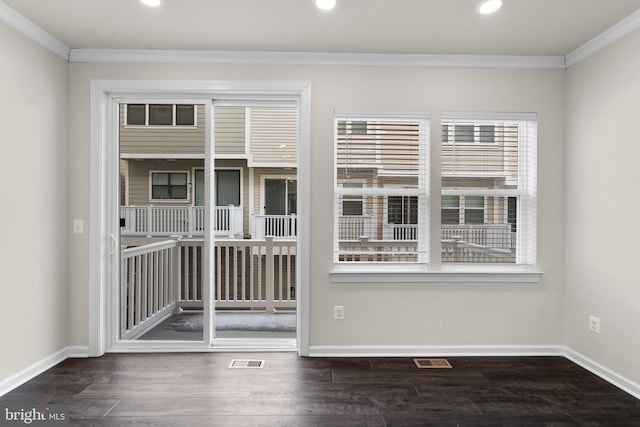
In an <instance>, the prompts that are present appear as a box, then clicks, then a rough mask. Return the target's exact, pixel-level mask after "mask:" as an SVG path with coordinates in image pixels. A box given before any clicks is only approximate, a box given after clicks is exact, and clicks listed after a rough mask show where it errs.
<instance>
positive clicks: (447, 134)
mask: <svg viewBox="0 0 640 427" xmlns="http://www.w3.org/2000/svg"><path fill="white" fill-rule="evenodd" d="M450 142H455V143H456V144H494V143H495V142H496V127H495V125H478V124H473V123H467V124H453V125H452V124H443V126H442V143H443V144H447V143H450Z"/></svg>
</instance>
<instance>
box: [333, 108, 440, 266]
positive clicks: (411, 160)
mask: <svg viewBox="0 0 640 427" xmlns="http://www.w3.org/2000/svg"><path fill="white" fill-rule="evenodd" d="M334 129H335V179H334V182H335V186H334V189H335V190H334V214H335V216H334V224H335V227H334V261H335V262H339V263H363V262H368V263H391V262H398V263H420V262H423V263H424V262H426V260H427V242H428V240H427V234H428V233H427V229H428V224H427V218H428V215H427V213H428V209H427V207H428V187H427V185H428V164H429V162H428V152H429V150H428V141H429V118H428V115H426V114H395V113H389V114H384V115H378V114H353V113H339V112H337V113H336V115H335V128H334Z"/></svg>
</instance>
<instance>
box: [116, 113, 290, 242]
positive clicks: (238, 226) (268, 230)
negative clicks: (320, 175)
mask: <svg viewBox="0 0 640 427" xmlns="http://www.w3.org/2000/svg"><path fill="white" fill-rule="evenodd" d="M214 123H215V125H214V129H215V131H214V147H215V175H216V176H215V182H216V188H215V191H214V194H215V198H216V200H215V206H216V216H215V218H214V220H213V221H214V225H215V227H216V234H217V235H218V236H219V237H233V238H242V237H256V236H257V237H263V236H264V235H265V234H274V235H276V236H277V237H294V236H295V225H296V224H295V214H296V201H297V185H296V184H297V146H298V125H297V123H298V118H297V108H281V107H268V108H245V107H214ZM119 133H120V134H119V140H120V170H121V172H120V176H121V185H120V188H121V197H120V203H121V217H122V218H123V219H124V227H123V228H122V232H123V235H125V236H127V235H129V236H131V235H154V236H156V235H171V234H188V235H198V234H202V230H203V225H204V198H205V190H204V164H205V162H204V159H205V107H204V105H180V104H128V105H127V104H122V105H120V126H119Z"/></svg>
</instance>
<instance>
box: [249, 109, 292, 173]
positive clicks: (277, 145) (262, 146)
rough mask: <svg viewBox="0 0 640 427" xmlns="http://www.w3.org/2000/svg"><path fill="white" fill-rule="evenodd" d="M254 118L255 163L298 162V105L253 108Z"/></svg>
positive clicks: (252, 122)
mask: <svg viewBox="0 0 640 427" xmlns="http://www.w3.org/2000/svg"><path fill="white" fill-rule="evenodd" d="M250 120H251V154H252V157H253V163H254V164H255V165H259V164H273V163H283V164H284V163H287V164H291V163H297V161H298V110H297V108H252V109H251V118H250Z"/></svg>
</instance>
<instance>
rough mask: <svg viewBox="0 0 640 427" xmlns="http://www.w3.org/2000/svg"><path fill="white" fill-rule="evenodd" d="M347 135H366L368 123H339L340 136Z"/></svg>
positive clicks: (357, 121) (360, 121) (359, 121)
mask: <svg viewBox="0 0 640 427" xmlns="http://www.w3.org/2000/svg"><path fill="white" fill-rule="evenodd" d="M347 133H350V134H355V135H366V134H367V122H366V121H363V120H353V121H350V122H347V121H346V120H343V121H340V122H338V134H339V135H346V134H347Z"/></svg>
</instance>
